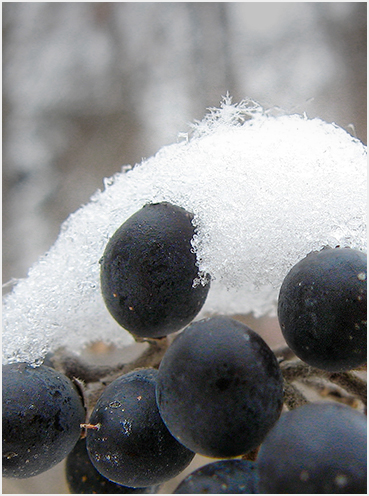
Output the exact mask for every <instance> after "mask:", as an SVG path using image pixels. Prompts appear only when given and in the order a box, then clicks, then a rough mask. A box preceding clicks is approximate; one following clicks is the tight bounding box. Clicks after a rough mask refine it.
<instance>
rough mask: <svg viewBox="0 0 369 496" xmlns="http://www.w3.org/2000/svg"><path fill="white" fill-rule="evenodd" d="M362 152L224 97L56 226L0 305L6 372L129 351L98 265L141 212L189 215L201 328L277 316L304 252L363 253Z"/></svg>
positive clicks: (346, 140)
mask: <svg viewBox="0 0 369 496" xmlns="http://www.w3.org/2000/svg"><path fill="white" fill-rule="evenodd" d="M366 166H367V162H366V147H364V145H363V144H362V143H361V142H359V141H358V140H356V139H354V138H353V137H352V136H351V135H349V134H348V133H347V132H345V131H344V130H343V129H341V128H339V127H338V126H336V125H335V124H328V123H326V122H323V121H322V120H320V119H308V118H307V117H306V116H300V115H282V116H276V117H275V116H272V115H270V114H268V112H265V111H264V110H263V109H262V108H261V107H260V106H259V105H257V104H256V103H254V102H252V101H250V100H248V101H243V102H241V103H239V104H232V103H231V100H230V99H229V98H225V99H224V101H223V102H222V104H221V106H220V108H219V109H211V110H210V113H209V114H208V115H206V116H205V118H204V119H203V121H201V122H197V123H195V124H194V125H192V127H191V131H190V133H189V134H183V133H182V134H180V135H179V138H178V143H175V144H173V145H170V146H166V147H163V148H162V149H161V150H159V152H158V153H157V154H156V155H155V156H153V157H151V158H149V159H147V160H143V161H142V162H141V164H138V165H136V166H134V167H131V166H125V167H123V168H122V171H121V172H119V173H117V174H115V175H114V176H113V177H111V178H109V179H105V180H104V186H105V189H104V190H103V191H100V190H99V191H97V192H96V193H95V194H94V195H93V196H92V197H91V200H90V202H89V203H88V204H86V205H83V206H82V207H81V208H80V209H78V210H77V211H76V212H75V213H73V214H71V215H70V216H69V218H68V219H67V220H66V221H65V222H64V223H63V224H62V226H61V231H60V234H59V237H58V239H57V241H56V242H55V244H54V245H53V246H52V247H51V248H50V250H49V251H48V252H47V253H46V254H45V255H44V256H42V257H41V258H40V259H39V261H38V262H37V263H36V264H34V265H33V266H32V267H31V269H30V270H29V273H28V277H27V278H25V279H23V280H20V281H18V282H17V284H16V285H15V287H14V288H13V290H12V292H11V293H9V294H8V295H6V296H5V298H4V304H3V361H4V362H9V361H10V362H11V361H29V362H39V361H42V359H43V357H44V356H45V354H46V353H47V352H48V351H50V350H53V349H55V348H57V347H59V346H66V347H67V348H69V349H72V350H74V351H78V350H81V349H82V348H83V347H84V346H85V345H86V344H88V343H90V342H92V341H96V340H104V341H106V342H113V343H115V344H117V345H118V346H125V345H128V344H131V343H132V342H133V338H132V337H131V335H130V334H129V333H128V332H127V331H125V330H124V329H122V328H121V327H119V326H118V324H116V322H115V321H114V320H113V318H112V317H111V316H110V314H109V313H108V311H107V310H106V308H105V306H104V303H103V299H102V296H101V294H100V282H99V259H100V258H101V256H102V254H103V252H104V249H105V246H106V244H107V242H108V240H109V238H110V237H111V236H112V234H113V233H114V232H115V230H116V229H117V228H118V227H119V226H120V225H121V224H122V223H123V222H124V221H125V220H126V219H128V218H129V217H130V216H131V215H132V214H133V213H135V212H136V211H137V210H139V209H140V208H141V207H142V206H143V205H145V204H146V203H148V202H160V201H168V202H172V203H174V204H176V205H179V206H181V207H183V208H185V209H187V210H189V211H191V212H193V213H194V216H195V217H194V223H195V225H196V228H197V234H196V236H195V238H194V240H193V247H194V250H195V251H196V254H197V258H198V264H199V278H198V280H197V281H195V284H196V283H201V282H202V280H203V277H204V275H205V274H210V276H211V278H212V285H211V289H210V292H209V296H208V299H207V302H206V303H205V306H204V308H203V310H202V311H201V313H200V314H199V316H198V318H201V317H203V316H205V315H208V314H214V313H223V314H234V313H243V314H247V313H250V312H253V313H254V314H255V315H256V316H261V315H265V314H270V313H273V312H274V311H275V308H276V300H277V295H278V290H279V287H280V284H281V283H282V280H283V278H284V276H285V275H286V273H287V272H288V270H289V269H290V268H291V267H292V265H294V264H295V263H296V262H297V261H298V260H300V259H301V258H303V257H304V256H305V255H306V254H307V253H309V252H310V251H311V250H319V249H321V248H322V247H323V246H326V245H329V246H332V247H334V246H337V245H340V246H349V247H352V248H355V249H358V250H362V251H366V220H365V214H366V190H367V186H366Z"/></svg>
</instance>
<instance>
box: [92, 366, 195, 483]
mask: <svg viewBox="0 0 369 496" xmlns="http://www.w3.org/2000/svg"><path fill="white" fill-rule="evenodd" d="M157 374H158V372H157V370H155V369H141V370H137V371H133V372H130V373H128V374H125V375H122V376H120V377H118V378H117V379H115V380H114V381H113V382H112V383H111V384H109V386H107V387H106V389H105V390H104V392H103V394H102V395H101V396H100V398H99V400H98V401H97V403H96V405H95V408H94V410H93V412H92V414H91V417H90V423H91V424H93V425H95V426H96V427H97V428H96V429H89V430H88V432H87V450H88V454H89V456H90V459H91V462H92V463H93V465H94V467H95V468H96V470H98V471H99V472H100V473H101V474H102V475H103V476H104V477H106V478H107V479H109V480H111V481H113V482H116V483H118V484H122V485H124V486H130V487H146V486H152V485H155V484H161V483H162V482H165V481H167V480H169V479H171V478H173V477H175V476H176V475H178V474H179V473H180V472H182V470H184V469H185V468H186V467H187V465H188V464H189V463H190V462H191V460H192V459H193V457H194V453H192V452H191V451H190V450H188V449H187V448H185V447H184V446H182V445H181V444H180V443H179V442H178V441H177V440H176V439H174V437H173V436H172V435H171V434H170V432H169V431H168V429H167V428H166V426H165V424H164V422H163V421H162V419H161V417H160V414H159V410H158V407H157V405H156V401H155V384H156V377H157Z"/></svg>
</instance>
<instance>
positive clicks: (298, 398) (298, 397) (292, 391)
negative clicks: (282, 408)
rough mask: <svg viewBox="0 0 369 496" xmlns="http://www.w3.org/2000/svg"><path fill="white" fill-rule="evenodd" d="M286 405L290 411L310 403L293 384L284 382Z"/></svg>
mask: <svg viewBox="0 0 369 496" xmlns="http://www.w3.org/2000/svg"><path fill="white" fill-rule="evenodd" d="M283 389H284V403H285V405H286V406H287V408H288V409H289V410H293V409H295V408H297V407H299V406H302V405H305V404H306V403H309V402H308V400H307V399H306V398H305V396H304V395H303V394H302V393H301V391H300V390H299V389H297V388H296V387H295V386H294V385H293V384H290V383H289V382H287V381H286V380H285V379H284V380H283Z"/></svg>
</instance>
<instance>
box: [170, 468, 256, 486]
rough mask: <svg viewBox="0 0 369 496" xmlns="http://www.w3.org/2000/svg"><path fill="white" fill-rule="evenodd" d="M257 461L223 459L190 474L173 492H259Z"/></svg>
mask: <svg viewBox="0 0 369 496" xmlns="http://www.w3.org/2000/svg"><path fill="white" fill-rule="evenodd" d="M258 479H259V477H258V471H257V467H256V463H255V462H250V461H247V460H221V461H219V462H213V463H209V464H208V465H204V466H203V467H200V468H198V469H197V470H195V471H194V472H192V473H191V474H190V475H188V476H187V477H186V478H185V479H184V480H183V481H182V482H181V483H180V484H179V486H178V487H177V489H175V491H174V493H173V494H258V492H259V491H258Z"/></svg>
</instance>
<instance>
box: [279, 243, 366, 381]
mask: <svg viewBox="0 0 369 496" xmlns="http://www.w3.org/2000/svg"><path fill="white" fill-rule="evenodd" d="M366 272H367V264H366V255H365V254H364V253H362V252H360V251H357V250H353V249H350V248H335V249H332V248H326V249H323V250H322V251H319V252H312V253H310V254H309V255H308V256H307V257H305V258H304V259H303V260H301V261H300V262H298V263H297V264H296V265H295V266H294V267H292V269H291V270H290V272H289V273H288V274H287V276H286V277H285V279H284V281H283V283H282V286H281V289H280V293H279V300H278V318H279V323H280V326H281V329H282V333H283V336H284V338H285V340H286V342H287V344H288V345H289V347H290V348H291V349H292V350H293V351H294V353H295V354H296V355H297V356H298V357H299V358H301V360H303V361H304V362H306V363H308V364H309V365H312V366H314V367H317V368H320V369H323V370H328V371H331V372H339V371H345V370H349V369H352V368H355V367H358V366H359V365H362V364H363V363H365V362H366V353H367V352H366V335H367V324H366V321H367V317H366V295H367V290H366Z"/></svg>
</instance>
